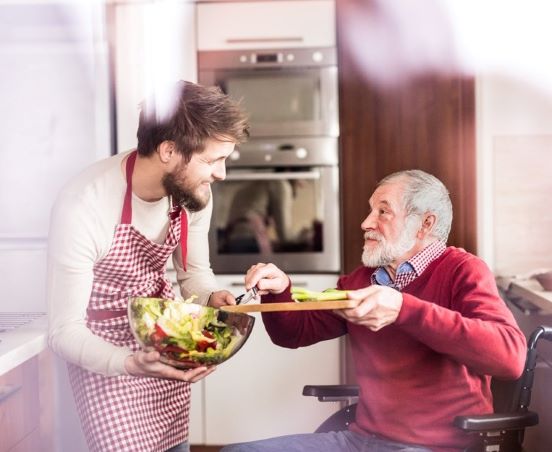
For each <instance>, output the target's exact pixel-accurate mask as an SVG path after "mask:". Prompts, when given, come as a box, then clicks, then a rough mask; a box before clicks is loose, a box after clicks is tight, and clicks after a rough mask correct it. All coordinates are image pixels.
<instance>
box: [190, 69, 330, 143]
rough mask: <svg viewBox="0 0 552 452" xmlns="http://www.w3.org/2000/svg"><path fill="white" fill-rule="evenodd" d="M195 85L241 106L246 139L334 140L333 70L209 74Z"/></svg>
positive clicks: (241, 71)
mask: <svg viewBox="0 0 552 452" xmlns="http://www.w3.org/2000/svg"><path fill="white" fill-rule="evenodd" d="M200 75H202V77H201V80H200V82H201V83H203V84H206V85H218V86H220V87H221V89H222V90H223V91H224V92H225V93H227V94H228V95H230V97H232V98H233V99H235V100H238V101H240V102H241V104H242V106H243V107H244V109H245V110H246V111H247V113H248V115H249V120H250V124H251V128H250V132H251V136H252V137H281V136H285V137H290V136H338V135H339V119H338V111H337V108H338V105H337V67H336V66H326V67H312V68H297V67H286V68H281V67H277V68H262V69H261V68H256V69H255V70H252V69H242V70H237V69H215V70H213V71H212V72H209V73H205V72H204V73H200Z"/></svg>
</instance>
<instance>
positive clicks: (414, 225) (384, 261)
mask: <svg viewBox="0 0 552 452" xmlns="http://www.w3.org/2000/svg"><path fill="white" fill-rule="evenodd" d="M419 226H420V225H419V218H418V217H412V218H407V220H406V224H405V227H404V229H403V231H402V232H401V234H400V235H399V237H398V239H397V241H396V243H390V242H388V241H387V240H386V239H385V238H384V237H383V236H382V235H381V234H380V233H378V232H375V231H369V232H365V233H364V238H365V239H367V238H368V239H373V240H377V241H378V242H379V243H378V245H377V247H376V248H375V249H372V250H364V251H363V252H362V263H363V264H364V265H365V266H366V267H384V266H386V265H390V264H391V263H393V262H395V261H396V260H398V259H399V258H400V257H401V256H403V255H404V254H405V253H406V252H407V251H409V250H410V249H412V247H413V246H414V245H415V244H416V232H417V231H418V228H419Z"/></svg>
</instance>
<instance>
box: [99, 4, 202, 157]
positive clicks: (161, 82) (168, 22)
mask: <svg viewBox="0 0 552 452" xmlns="http://www.w3.org/2000/svg"><path fill="white" fill-rule="evenodd" d="M108 8H109V11H110V17H112V32H111V41H112V46H113V53H114V78H115V124H116V134H117V140H116V141H117V143H116V148H117V152H123V151H126V150H128V149H131V148H135V147H136V144H137V141H136V130H137V128H138V117H139V113H140V110H139V105H140V102H141V101H142V100H143V99H144V98H145V97H146V96H148V95H152V94H154V93H156V92H157V91H158V90H160V89H161V88H162V87H163V86H165V85H168V84H171V83H174V82H176V81H177V80H188V81H191V82H195V81H197V63H196V50H197V46H196V31H195V30H196V28H195V13H196V4H195V3H194V2H191V1H181V2H155V1H146V2H141V3H124V4H114V5H110V6H109V7H108Z"/></svg>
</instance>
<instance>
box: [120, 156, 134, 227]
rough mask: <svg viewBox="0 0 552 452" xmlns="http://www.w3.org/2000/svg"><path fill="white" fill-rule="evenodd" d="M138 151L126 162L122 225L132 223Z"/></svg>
mask: <svg viewBox="0 0 552 452" xmlns="http://www.w3.org/2000/svg"><path fill="white" fill-rule="evenodd" d="M137 155H138V151H133V152H131V153H130V155H129V156H128V158H127V161H126V182H127V188H126V192H125V200H124V202H123V213H122V214H121V224H130V223H131V222H132V173H133V172H134V164H135V163H136V156H137Z"/></svg>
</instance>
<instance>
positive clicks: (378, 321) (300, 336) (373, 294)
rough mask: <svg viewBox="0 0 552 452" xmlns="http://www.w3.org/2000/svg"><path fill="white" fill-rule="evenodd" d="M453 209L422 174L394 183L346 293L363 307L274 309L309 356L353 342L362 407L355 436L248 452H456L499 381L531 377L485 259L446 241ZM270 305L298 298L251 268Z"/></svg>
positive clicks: (263, 269)
mask: <svg viewBox="0 0 552 452" xmlns="http://www.w3.org/2000/svg"><path fill="white" fill-rule="evenodd" d="M451 222H452V205H451V202H450V198H449V195H448V192H447V190H446V188H445V187H444V185H443V184H442V183H441V182H440V181H439V180H438V179H436V178H435V177H433V176H431V175H429V174H427V173H424V172H423V171H419V170H411V171H403V172H399V173H395V174H392V175H390V176H388V177H386V178H385V179H383V180H382V181H381V182H380V184H379V185H378V187H377V189H376V190H375V192H374V194H373V195H372V197H371V198H370V213H369V214H368V216H367V217H366V219H365V220H364V221H363V222H362V224H361V227H362V230H363V231H364V252H363V255H362V261H363V264H364V266H362V267H360V268H357V269H356V270H355V271H353V272H352V273H351V274H349V275H346V276H343V277H341V278H340V279H339V282H338V285H337V287H338V288H340V289H346V290H349V293H348V297H349V298H350V299H353V300H358V305H357V306H356V307H355V308H351V309H345V310H341V311H334V312H327V311H311V312H300V313H297V312H288V313H267V314H264V315H263V321H264V324H265V326H266V329H267V331H268V333H269V335H270V336H271V338H272V340H273V342H274V343H276V344H278V345H281V346H283V347H289V348H297V347H302V346H307V345H310V344H314V343H316V342H319V341H322V340H327V339H332V338H335V337H338V336H341V335H344V334H349V338H350V344H351V351H352V356H353V360H354V364H355V371H356V379H357V382H358V384H359V385H360V399H359V404H358V408H357V412H356V422H354V423H353V424H352V425H351V426H350V429H349V430H348V431H345V432H337V433H336V432H332V433H320V434H305V435H292V436H287V437H282V438H274V439H269V440H265V441H258V442H253V443H246V444H238V445H235V446H229V447H228V448H226V449H224V450H225V451H228V452H236V451H280V450H285V451H310V450H312V451H317V452H325V451H327V452H334V451H361V450H362V451H367V450H377V451H399V450H401V451H428V450H432V451H452V450H462V449H464V448H465V447H466V446H467V445H468V444H469V438H468V437H467V436H465V435H464V434H462V433H461V432H460V431H459V430H457V429H455V427H454V426H453V424H452V421H453V419H454V417H455V416H457V415H462V414H478V413H489V412H492V409H493V408H492V395H491V391H490V378H491V376H496V377H500V378H507V379H508V378H509V379H515V378H517V377H519V376H520V375H521V373H522V371H523V365H524V359H525V354H526V343H525V338H524V336H523V334H522V333H521V331H520V330H519V328H518V327H517V325H516V323H515V321H514V319H513V316H512V314H511V313H510V311H509V310H508V309H507V307H506V305H505V304H504V302H503V301H502V300H501V299H500V298H499V296H498V292H497V288H496V285H495V282H494V278H493V274H492V273H491V272H490V270H489V269H488V267H487V266H486V265H485V263H484V262H483V261H481V260H480V259H479V258H477V257H476V256H474V255H472V254H469V253H467V252H466V251H464V250H462V249H459V248H454V247H447V246H446V245H445V243H446V240H447V237H448V234H449V231H450V225H451ZM245 281H246V287H247V288H250V287H253V286H257V288H258V289H259V290H260V293H261V294H265V295H264V296H263V300H262V301H263V302H264V303H270V302H271V301H274V300H282V299H289V298H290V296H291V295H290V293H289V290H290V287H289V285H290V281H289V279H288V277H287V276H286V275H285V274H284V273H283V272H282V271H281V270H280V269H278V268H277V267H275V266H274V265H272V264H257V265H255V266H253V267H251V268H250V270H249V271H248V272H247V275H246V278H245Z"/></svg>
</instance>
